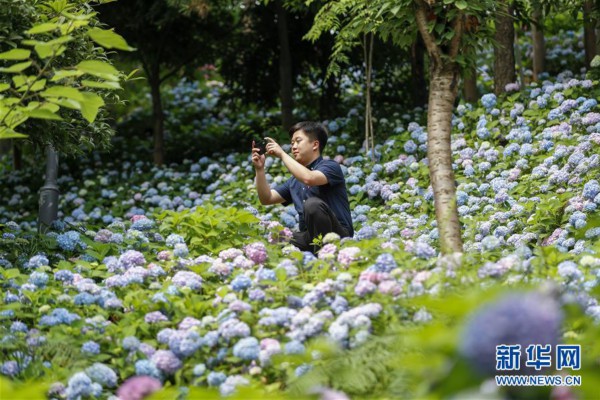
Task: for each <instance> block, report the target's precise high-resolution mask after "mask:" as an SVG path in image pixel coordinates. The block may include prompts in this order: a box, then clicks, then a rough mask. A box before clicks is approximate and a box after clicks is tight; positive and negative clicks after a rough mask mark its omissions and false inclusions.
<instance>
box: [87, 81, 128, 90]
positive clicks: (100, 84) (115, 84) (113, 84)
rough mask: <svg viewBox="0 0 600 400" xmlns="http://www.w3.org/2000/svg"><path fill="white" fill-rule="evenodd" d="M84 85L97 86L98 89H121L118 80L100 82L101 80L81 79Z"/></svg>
mask: <svg viewBox="0 0 600 400" xmlns="http://www.w3.org/2000/svg"><path fill="white" fill-rule="evenodd" d="M81 83H82V84H83V86H87V87H91V88H97V89H121V85H119V83H118V82H99V81H89V80H83V81H81Z"/></svg>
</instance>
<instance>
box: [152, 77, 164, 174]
mask: <svg viewBox="0 0 600 400" xmlns="http://www.w3.org/2000/svg"><path fill="white" fill-rule="evenodd" d="M154 69H155V71H154V72H155V73H156V74H155V73H152V74H151V75H150V76H149V77H148V80H149V83H150V93H151V95H152V118H153V132H154V164H156V165H163V164H164V163H165V146H164V142H165V139H164V125H165V114H164V112H163V106H162V98H161V94H160V77H159V74H158V66H157V67H156V68H154Z"/></svg>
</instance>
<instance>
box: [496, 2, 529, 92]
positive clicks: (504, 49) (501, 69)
mask: <svg viewBox="0 0 600 400" xmlns="http://www.w3.org/2000/svg"><path fill="white" fill-rule="evenodd" d="M513 23H514V20H513V8H512V4H511V0H500V1H499V2H498V12H497V13H496V32H495V33H494V39H495V40H496V42H497V43H498V45H497V46H495V47H494V93H495V94H496V95H497V96H498V95H500V94H501V93H504V91H505V90H504V88H505V87H506V85H507V84H509V83H513V82H514V81H515V79H516V71H515V26H514V24H513ZM521 84H523V83H522V82H521Z"/></svg>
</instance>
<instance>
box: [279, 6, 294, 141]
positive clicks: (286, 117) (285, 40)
mask: <svg viewBox="0 0 600 400" xmlns="http://www.w3.org/2000/svg"><path fill="white" fill-rule="evenodd" d="M275 4H276V7H277V29H278V31H279V86H280V92H279V94H280V98H281V124H282V126H283V129H284V130H285V131H287V130H288V129H289V128H290V127H291V126H292V125H293V123H294V121H293V119H294V117H293V115H292V111H293V109H294V99H293V82H292V53H291V51H290V42H289V33H288V14H287V11H286V10H285V9H284V8H283V0H279V1H276V3H275Z"/></svg>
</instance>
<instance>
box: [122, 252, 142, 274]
mask: <svg viewBox="0 0 600 400" xmlns="http://www.w3.org/2000/svg"><path fill="white" fill-rule="evenodd" d="M144 264H146V259H145V258H144V255H143V254H142V253H140V252H139V251H136V250H127V251H126V252H125V253H123V254H121V256H120V257H119V266H120V267H121V268H123V269H124V270H128V269H129V268H132V267H138V266H143V265H144Z"/></svg>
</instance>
